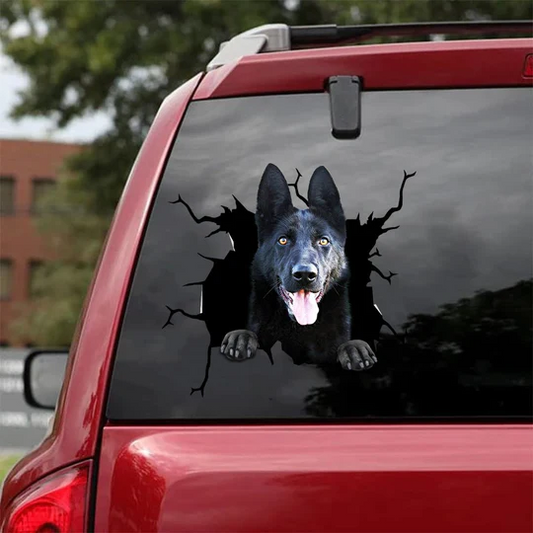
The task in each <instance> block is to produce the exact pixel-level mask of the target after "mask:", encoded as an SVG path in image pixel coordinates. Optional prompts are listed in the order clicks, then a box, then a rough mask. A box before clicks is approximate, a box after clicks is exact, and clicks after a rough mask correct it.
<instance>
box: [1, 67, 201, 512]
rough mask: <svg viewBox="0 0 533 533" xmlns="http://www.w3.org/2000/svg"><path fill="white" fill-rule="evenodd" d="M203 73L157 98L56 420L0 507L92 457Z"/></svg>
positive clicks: (24, 463) (81, 325)
mask: <svg viewBox="0 0 533 533" xmlns="http://www.w3.org/2000/svg"><path fill="white" fill-rule="evenodd" d="M200 78H201V75H200V74H199V75H197V76H196V77H195V78H193V79H191V80H190V81H188V82H187V83H186V84H184V85H182V86H181V87H180V88H179V89H178V90H176V91H174V92H173V93H172V94H171V95H170V96H169V97H168V98H167V99H166V100H165V101H164V103H163V104H162V106H161V109H160V110H159V113H158V114H157V117H156V118H155V120H154V123H153V125H152V127H151V129H150V132H149V133H148V136H147V137H146V139H145V141H144V144H143V147H142V149H141V151H140V153H139V155H138V157H137V160H136V161H135V163H134V165H133V169H132V171H131V174H130V176H129V178H128V182H127V184H126V187H125V189H124V192H123V194H122V198H121V200H120V203H119V205H118V207H117V210H116V213H115V217H114V219H113V223H112V224H111V229H110V231H109V234H108V237H107V240H106V244H105V246H104V249H103V252H102V255H101V258H100V262H99V265H98V268H97V270H96V272H95V276H94V280H93V284H92V285H91V288H90V290H89V293H88V295H87V298H86V302H85V306H84V311H83V314H82V317H81V320H80V322H79V326H78V330H77V332H76V335H75V338H74V342H73V345H72V347H71V357H70V358H69V363H68V366H67V369H66V374H65V384H64V386H63V389H62V393H61V396H60V398H59V402H58V406H57V411H56V416H55V421H54V425H53V428H52V431H51V433H50V435H48V436H47V437H46V438H45V440H44V441H43V442H42V444H41V445H40V446H39V447H38V448H37V449H36V450H34V451H33V452H32V453H30V454H29V455H28V456H26V457H25V458H24V460H23V461H22V462H20V463H19V464H18V465H17V467H16V468H15V469H14V470H13V471H12V472H11V474H10V476H9V478H7V480H6V486H5V488H4V490H3V492H2V501H1V507H0V509H3V508H4V507H5V505H6V504H7V503H8V502H9V501H10V500H11V499H13V497H14V496H15V495H16V494H18V493H19V492H20V491H22V490H23V489H24V488H26V487H27V486H28V485H30V484H31V483H33V482H34V481H36V480H37V479H39V478H41V477H42V476H44V475H46V474H48V473H50V472H53V471H54V470H57V469H59V468H61V467H63V466H65V465H68V464H70V463H73V462H76V461H81V460H82V459H86V458H89V457H92V456H94V455H95V451H96V444H97V441H98V437H99V434H100V431H101V424H102V416H103V413H104V409H105V398H106V390H107V385H108V378H109V371H110V365H111V361H112V355H113V351H114V347H115V339H116V336H117V332H118V330H119V327H120V321H121V318H122V310H123V307H124V303H125V300H126V295H127V292H128V289H129V285H130V280H131V275H132V273H133V269H134V266H135V261H136V258H137V254H138V250H139V246H140V243H141V240H142V235H143V232H144V227H145V224H146V222H147V219H148V215H149V213H150V208H151V205H152V199H153V197H154V194H155V191H156V189H157V184H158V182H159V177H160V176H161V173H162V172H163V169H164V167H165V164H166V160H167V156H168V153H169V151H170V150H171V148H172V144H173V142H174V138H175V135H176V131H177V129H178V127H179V124H180V121H181V118H182V117H183V115H184V113H185V110H186V108H187V105H188V103H189V101H190V98H191V95H192V93H193V92H194V90H195V88H196V86H197V85H198V82H199V80H200Z"/></svg>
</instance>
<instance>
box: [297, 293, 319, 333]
mask: <svg viewBox="0 0 533 533" xmlns="http://www.w3.org/2000/svg"><path fill="white" fill-rule="evenodd" d="M291 296H292V306H291V309H292V314H293V315H294V318H296V321H297V322H298V324H300V325H301V326H308V325H309V324H314V323H315V322H316V319H317V317H318V304H317V303H316V297H317V293H314V292H309V291H298V292H293V293H291Z"/></svg>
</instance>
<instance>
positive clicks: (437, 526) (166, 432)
mask: <svg viewBox="0 0 533 533" xmlns="http://www.w3.org/2000/svg"><path fill="white" fill-rule="evenodd" d="M532 446H533V434H532V432H531V430H530V428H528V427H527V426H475V427H464V426H429V427H428V426H426V427H424V426H388V427H386V426H381V427H379V426H363V425H361V426H322V427H321V426H292V427H290V426H285V427H279V426H278V427H264V426H263V427H248V428H243V427H227V426H226V427H203V428H198V427H195V428H183V427H182V428H175V427H174V428H172V427H106V428H105V429H104V435H103V440H102V455H101V459H100V461H101V462H100V469H99V475H98V493H97V506H96V521H95V531H108V532H121V531H139V532H141V531H156V530H157V531H173V532H178V531H187V532H189V531H206V532H207V531H209V532H212V531H233V532H236V531H247V532H249V531H287V532H289V531H317V532H318V531H320V532H323V531H365V532H371V531H372V532H374V531H383V532H389V531H405V532H415V531H417V532H418V531H420V532H427V531H442V532H449V531H479V532H484V533H487V532H502V531H528V530H529V528H530V527H531V524H532V520H533V507H531V502H532V501H533V483H532V478H531V468H532V467H533V464H532V455H531V450H532ZM488 502H492V503H491V504H490V505H487V504H488ZM495 502H497V504H495ZM134 509H135V511H133V510H134ZM524 509H529V511H528V512H524Z"/></svg>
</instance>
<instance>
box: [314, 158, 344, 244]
mask: <svg viewBox="0 0 533 533" xmlns="http://www.w3.org/2000/svg"><path fill="white" fill-rule="evenodd" d="M307 201H308V202H309V207H310V208H314V209H316V210H318V211H320V213H321V215H322V216H324V217H325V218H327V219H328V220H330V221H331V222H332V223H333V224H334V225H335V227H336V228H337V229H338V230H340V231H341V232H343V233H344V231H345V225H346V219H345V217H344V211H343V210H342V204H341V198H340V196H339V191H338V189H337V186H336V185H335V182H334V181H333V178H332V177H331V174H330V173H329V172H328V171H327V169H326V167H318V168H317V169H316V170H315V171H314V172H313V175H312V176H311V180H310V181H309V191H308V193H307Z"/></svg>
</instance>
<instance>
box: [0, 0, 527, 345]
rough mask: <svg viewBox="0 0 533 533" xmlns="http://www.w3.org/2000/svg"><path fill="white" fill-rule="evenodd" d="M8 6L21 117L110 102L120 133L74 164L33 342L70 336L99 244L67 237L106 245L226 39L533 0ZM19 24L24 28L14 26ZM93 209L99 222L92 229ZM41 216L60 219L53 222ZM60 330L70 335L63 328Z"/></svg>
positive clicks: (68, 113)
mask: <svg viewBox="0 0 533 533" xmlns="http://www.w3.org/2000/svg"><path fill="white" fill-rule="evenodd" d="M0 9H1V11H0V39H1V42H2V46H3V50H4V52H5V53H6V54H7V55H8V56H9V57H11V59H13V61H14V62H15V63H16V64H17V65H18V66H19V67H21V68H22V70H23V71H24V72H25V73H26V74H27V75H28V76H29V79H30V85H29V87H28V89H27V90H25V91H24V92H23V93H22V94H21V98H20V101H19V103H18V104H17V105H16V106H15V108H14V109H13V113H12V114H13V116H14V117H28V116H38V117H42V116H44V117H50V118H52V119H54V120H55V121H56V123H57V125H58V127H64V126H66V125H67V124H68V123H69V122H70V121H71V120H72V119H74V118H77V117H82V116H84V115H85V114H87V113H92V112H95V111H105V112H107V113H108V114H109V115H110V116H111V117H112V120H113V127H112V128H111V129H110V131H108V132H106V133H105V134H104V135H102V136H101V137H100V138H98V139H97V140H96V141H95V142H94V143H93V144H92V145H91V146H88V147H87V149H86V150H84V151H83V152H81V153H80V154H79V155H76V156H74V157H73V158H72V159H71V160H70V161H69V162H68V173H69V174H70V175H71V177H70V178H69V179H68V180H66V181H65V182H63V183H62V185H61V187H60V188H61V193H60V196H61V199H62V201H64V202H66V204H67V205H77V206H78V208H77V209H78V210H77V211H76V215H74V214H73V215H72V216H71V217H70V218H69V219H68V221H67V220H66V219H63V225H64V226H68V232H67V233H68V235H64V233H62V232H60V235H61V242H62V243H63V246H62V250H61V254H60V256H59V257H60V259H59V260H58V262H57V263H56V264H55V265H54V268H57V270H54V274H52V273H51V270H50V276H48V277H47V284H46V287H43V297H42V298H43V299H46V302H43V304H44V303H46V305H47V306H48V309H47V312H45V311H38V310H36V311H34V312H33V313H34V314H35V315H34V317H33V318H35V320H37V322H38V324H39V327H38V331H39V334H38V336H37V337H35V339H30V340H31V341H32V342H39V343H40V344H42V343H47V344H50V343H51V344H54V343H57V339H66V338H68V337H69V336H70V333H71V331H72V325H73V324H74V322H75V320H76V315H77V311H76V312H75V311H74V310H77V309H79V307H80V304H81V295H82V294H83V293H84V292H85V288H86V284H87V280H88V279H89V275H88V272H90V270H91V269H92V267H93V265H94V262H95V260H96V254H94V253H92V252H91V253H86V252H85V251H81V252H82V253H81V257H84V259H83V264H84V267H83V268H81V267H79V262H80V261H81V260H80V259H79V257H80V256H77V257H76V261H77V262H78V263H77V264H78V266H73V265H72V264H71V260H70V259H69V256H70V255H71V252H69V251H68V249H67V248H68V246H71V243H72V242H74V243H75V244H76V246H75V250H76V251H77V252H78V251H80V250H79V246H80V244H79V243H80V242H82V241H83V245H84V247H86V249H88V250H94V249H99V247H100V243H101V241H102V235H103V232H102V231H101V226H102V225H104V226H105V223H106V222H107V221H108V220H109V217H110V213H111V212H112V211H113V209H114V207H115V205H116V202H117V201H118V198H119V196H120V193H121V190H122V188H123V186H124V182H125V180H126V177H127V176H128V173H129V170H130V168H131V165H132V163H133V161H134V158H135V156H136V154H137V152H138V150H139V148H140V145H141V143H142V140H143V138H144V137H145V135H146V132H147V131H148V128H149V126H150V124H151V121H152V120H153V117H154V116H155V114H156V112H157V109H158V107H159V105H160V103H161V102H162V100H163V99H164V97H165V96H166V95H168V94H169V93H170V92H171V91H172V90H174V89H175V88H176V87H178V86H179V85H180V84H181V83H182V82H183V81H185V80H187V79H188V78H190V77H191V76H193V75H194V74H196V73H197V72H199V71H201V70H203V68H204V67H205V65H206V63H207V62H208V61H209V59H210V58H211V57H213V56H214V54H215V52H216V50H217V49H218V46H219V44H220V43H221V42H222V41H225V40H227V39H229V38H230V37H231V36H233V35H235V34H237V33H239V32H241V31H243V30H246V29H249V28H251V27H254V26H258V25H260V24H264V23H267V22H286V23H289V24H320V23H328V22H329V23H337V24H354V23H364V24H365V23H386V22H406V21H428V20H435V21H439V20H471V19H487V18H489V19H490V18H494V19H523V18H531V17H532V10H533V8H532V4H531V2H530V1H529V0H505V1H502V0H464V1H458V0H365V1H363V0H342V1H341V0H300V1H297V0H292V1H288V0H261V1H252V0H171V1H169V0H144V1H141V0H128V1H124V0H103V1H99V2H94V1H93V2H89V1H65V0H4V1H3V2H2V3H1V5H0ZM21 26H22V27H25V28H27V32H26V33H22V34H21V32H14V31H13V29H14V28H15V27H18V28H20V27H21ZM86 217H95V219H97V220H99V221H100V222H98V223H97V224H96V226H97V229H94V233H91V231H92V229H91V228H92V227H93V224H92V223H87V222H86V221H85V220H84V219H85V218H86ZM67 218H68V217H67ZM42 226H43V228H44V229H45V230H46V228H48V227H52V228H56V227H57V224H56V225H54V224H51V225H50V224H49V223H45V222H44V221H43V224H42ZM54 231H55V230H54ZM56 240H57V236H56ZM87 255H88V256H89V258H88V259H85V256H87ZM50 268H51V267H50ZM67 288H68V291H67V290H66V289H67ZM39 307H40V306H39V305H36V306H35V309H39ZM45 315H47V316H45ZM60 330H61V331H64V332H65V334H64V335H63V334H61V335H58V334H57V333H53V332H58V331H60ZM33 335H34V333H33V332H31V336H33ZM37 339H38V340H37Z"/></svg>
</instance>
